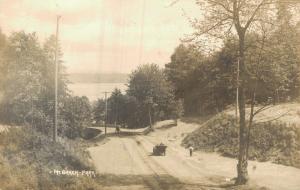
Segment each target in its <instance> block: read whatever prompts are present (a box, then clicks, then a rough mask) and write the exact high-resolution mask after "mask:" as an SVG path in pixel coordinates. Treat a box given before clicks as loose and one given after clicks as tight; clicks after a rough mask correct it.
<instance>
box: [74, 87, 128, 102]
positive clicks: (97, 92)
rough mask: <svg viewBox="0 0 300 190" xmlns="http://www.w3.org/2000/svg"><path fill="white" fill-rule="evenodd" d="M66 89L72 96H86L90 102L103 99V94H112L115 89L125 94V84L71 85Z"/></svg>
mask: <svg viewBox="0 0 300 190" xmlns="http://www.w3.org/2000/svg"><path fill="white" fill-rule="evenodd" d="M68 87H69V89H70V90H71V91H72V94H73V95H75V96H86V97H88V98H89V100H90V101H95V100H97V99H98V98H100V99H101V98H103V99H104V93H103V92H112V91H114V89H115V88H118V89H120V90H121V92H122V93H125V91H126V89H127V86H126V84H125V83H72V84H69V85H68ZM109 96H110V94H109V95H108V97H109Z"/></svg>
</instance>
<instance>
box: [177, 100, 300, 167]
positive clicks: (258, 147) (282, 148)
mask: <svg viewBox="0 0 300 190" xmlns="http://www.w3.org/2000/svg"><path fill="white" fill-rule="evenodd" d="M248 111H249V110H248ZM299 114H300V105H299V104H282V105H276V106H274V107H271V108H269V109H266V110H264V111H263V112H262V113H261V114H259V115H257V117H256V118H255V123H254V125H253V127H252V128H251V135H250V147H249V158H250V159H251V160H258V161H271V162H273V163H278V164H283V165H288V166H294V167H297V168H300V127H299V126H300V119H299ZM182 144H183V145H184V146H186V147H187V146H189V145H192V146H193V147H194V148H195V149H196V150H204V151H208V152H218V153H220V154H221V155H223V156H227V157H233V158H236V157H237V154H238V126H236V122H235V117H234V111H233V110H231V109H230V110H227V111H225V112H223V113H221V114H218V115H216V116H214V117H213V118H211V119H210V120H209V121H208V122H206V123H205V124H203V125H201V126H200V127H199V128H198V129H197V130H195V131H194V132H192V133H190V134H189V135H187V136H186V137H185V138H184V139H183V141H182Z"/></svg>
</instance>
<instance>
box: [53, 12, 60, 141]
mask: <svg viewBox="0 0 300 190" xmlns="http://www.w3.org/2000/svg"><path fill="white" fill-rule="evenodd" d="M59 19H60V16H57V17H56V36H55V56H54V62H55V100H54V101H55V108H54V128H53V141H54V142H56V140H57V112H58V87H57V85H58V61H57V59H58V58H57V56H58V55H57V54H58V47H57V46H58V32H59Z"/></svg>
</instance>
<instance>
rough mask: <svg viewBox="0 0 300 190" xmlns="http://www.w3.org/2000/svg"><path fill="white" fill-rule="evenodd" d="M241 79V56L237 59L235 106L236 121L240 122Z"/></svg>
mask: <svg viewBox="0 0 300 190" xmlns="http://www.w3.org/2000/svg"><path fill="white" fill-rule="evenodd" d="M239 80H240V56H238V60H237V73H236V107H235V117H236V123H237V124H238V123H239V112H238V110H239Z"/></svg>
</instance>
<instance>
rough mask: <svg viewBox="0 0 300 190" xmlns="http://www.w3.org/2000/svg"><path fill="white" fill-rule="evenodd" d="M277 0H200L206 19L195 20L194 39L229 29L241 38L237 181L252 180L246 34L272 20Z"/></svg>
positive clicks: (239, 46)
mask: <svg viewBox="0 0 300 190" xmlns="http://www.w3.org/2000/svg"><path fill="white" fill-rule="evenodd" d="M275 2H276V0H230V1H228V0H218V1H216V0H197V4H199V5H200V6H201V7H202V8H203V12H204V14H205V15H204V17H203V19H202V20H196V21H195V22H193V26H194V27H195V28H196V29H197V32H195V36H194V39H196V40H197V38H199V36H201V35H207V36H213V37H217V38H221V39H224V38H225V36H226V35H228V34H229V33H233V34H234V35H236V36H237V38H238V57H239V74H240V80H239V81H238V91H239V93H238V100H239V116H240V118H239V156H238V164H237V174H238V175H237V180H236V184H245V183H246V182H247V181H248V171H247V166H248V161H247V135H248V127H247V125H246V114H245V104H246V82H247V78H248V71H247V65H246V62H245V52H246V49H245V42H246V36H247V34H248V33H249V32H251V31H254V30H255V31H257V30H259V27H258V26H257V24H258V23H261V22H262V21H265V22H269V23H272V22H274V18H273V13H274V12H273V10H274V9H273V7H274V3H275Z"/></svg>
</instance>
